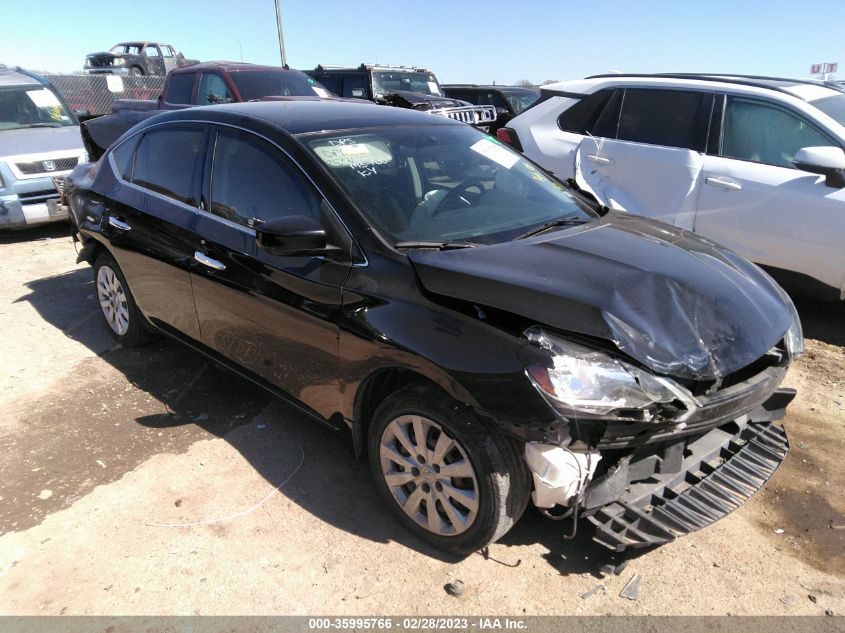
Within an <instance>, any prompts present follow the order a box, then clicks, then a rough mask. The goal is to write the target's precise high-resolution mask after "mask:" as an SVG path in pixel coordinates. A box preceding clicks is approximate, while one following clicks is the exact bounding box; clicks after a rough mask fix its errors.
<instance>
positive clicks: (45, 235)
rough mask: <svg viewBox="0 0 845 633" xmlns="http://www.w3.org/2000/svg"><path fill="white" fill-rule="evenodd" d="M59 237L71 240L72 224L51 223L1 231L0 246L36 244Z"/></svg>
mask: <svg viewBox="0 0 845 633" xmlns="http://www.w3.org/2000/svg"><path fill="white" fill-rule="evenodd" d="M57 237H67V238H68V240H69V239H70V224H68V223H67V222H51V223H50V224H42V225H40V226H32V227H28V228H24V229H15V230H8V229H7V230H2V231H0V244H15V243H19V242H34V241H37V240H46V239H52V238H57Z"/></svg>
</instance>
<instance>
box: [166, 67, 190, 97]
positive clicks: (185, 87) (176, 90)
mask: <svg viewBox="0 0 845 633" xmlns="http://www.w3.org/2000/svg"><path fill="white" fill-rule="evenodd" d="M195 75H196V73H183V74H178V75H170V79H168V81H167V94H166V95H165V97H164V100H165V101H166V102H167V103H179V104H190V103H191V94H192V93H193V90H194V76H195Z"/></svg>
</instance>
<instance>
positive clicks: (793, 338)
mask: <svg viewBox="0 0 845 633" xmlns="http://www.w3.org/2000/svg"><path fill="white" fill-rule="evenodd" d="M785 294H786V293H784V295H785ZM784 299H785V300H786V301H788V302H789V309H790V311H791V312H792V325H790V326H789V329H788V330H787V331H786V334H785V335H784V337H783V342H784V344H785V345H786V351H787V353H788V354H789V358H791V359H793V360H795V359H796V358H801V356H803V355H804V329H803V328H802V327H801V317H799V316H798V310H796V309H795V304H794V303H793V302H792V300H791V299H790V298H789V297H788V296H786V297H784Z"/></svg>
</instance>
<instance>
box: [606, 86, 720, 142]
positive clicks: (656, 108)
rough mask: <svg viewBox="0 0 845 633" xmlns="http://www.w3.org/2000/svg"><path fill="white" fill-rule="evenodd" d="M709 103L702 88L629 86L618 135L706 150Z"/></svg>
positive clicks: (625, 137)
mask: <svg viewBox="0 0 845 633" xmlns="http://www.w3.org/2000/svg"><path fill="white" fill-rule="evenodd" d="M705 97H709V98H705ZM710 104H712V95H709V94H706V93H703V92H695V91H688V90H640V89H627V90H625V96H624V98H623V101H622V114H621V116H620V118H619V130H618V132H617V136H616V138H618V139H619V140H621V141H633V142H635V143H648V144H650V145H664V146H666V147H681V148H685V149H691V150H696V151H704V145H705V138H706V133H707V117H708V116H709V110H708V111H705V110H707V106H708V105H710Z"/></svg>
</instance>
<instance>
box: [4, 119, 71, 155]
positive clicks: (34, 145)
mask: <svg viewBox="0 0 845 633" xmlns="http://www.w3.org/2000/svg"><path fill="white" fill-rule="evenodd" d="M82 147H83V146H82V136H81V135H80V134H79V126H78V125H66V126H64V127H33V128H23V129H20V130H0V160H2V159H3V158H4V157H6V156H17V155H19V154H39V153H41V152H56V151H59V150H80V149H82Z"/></svg>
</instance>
